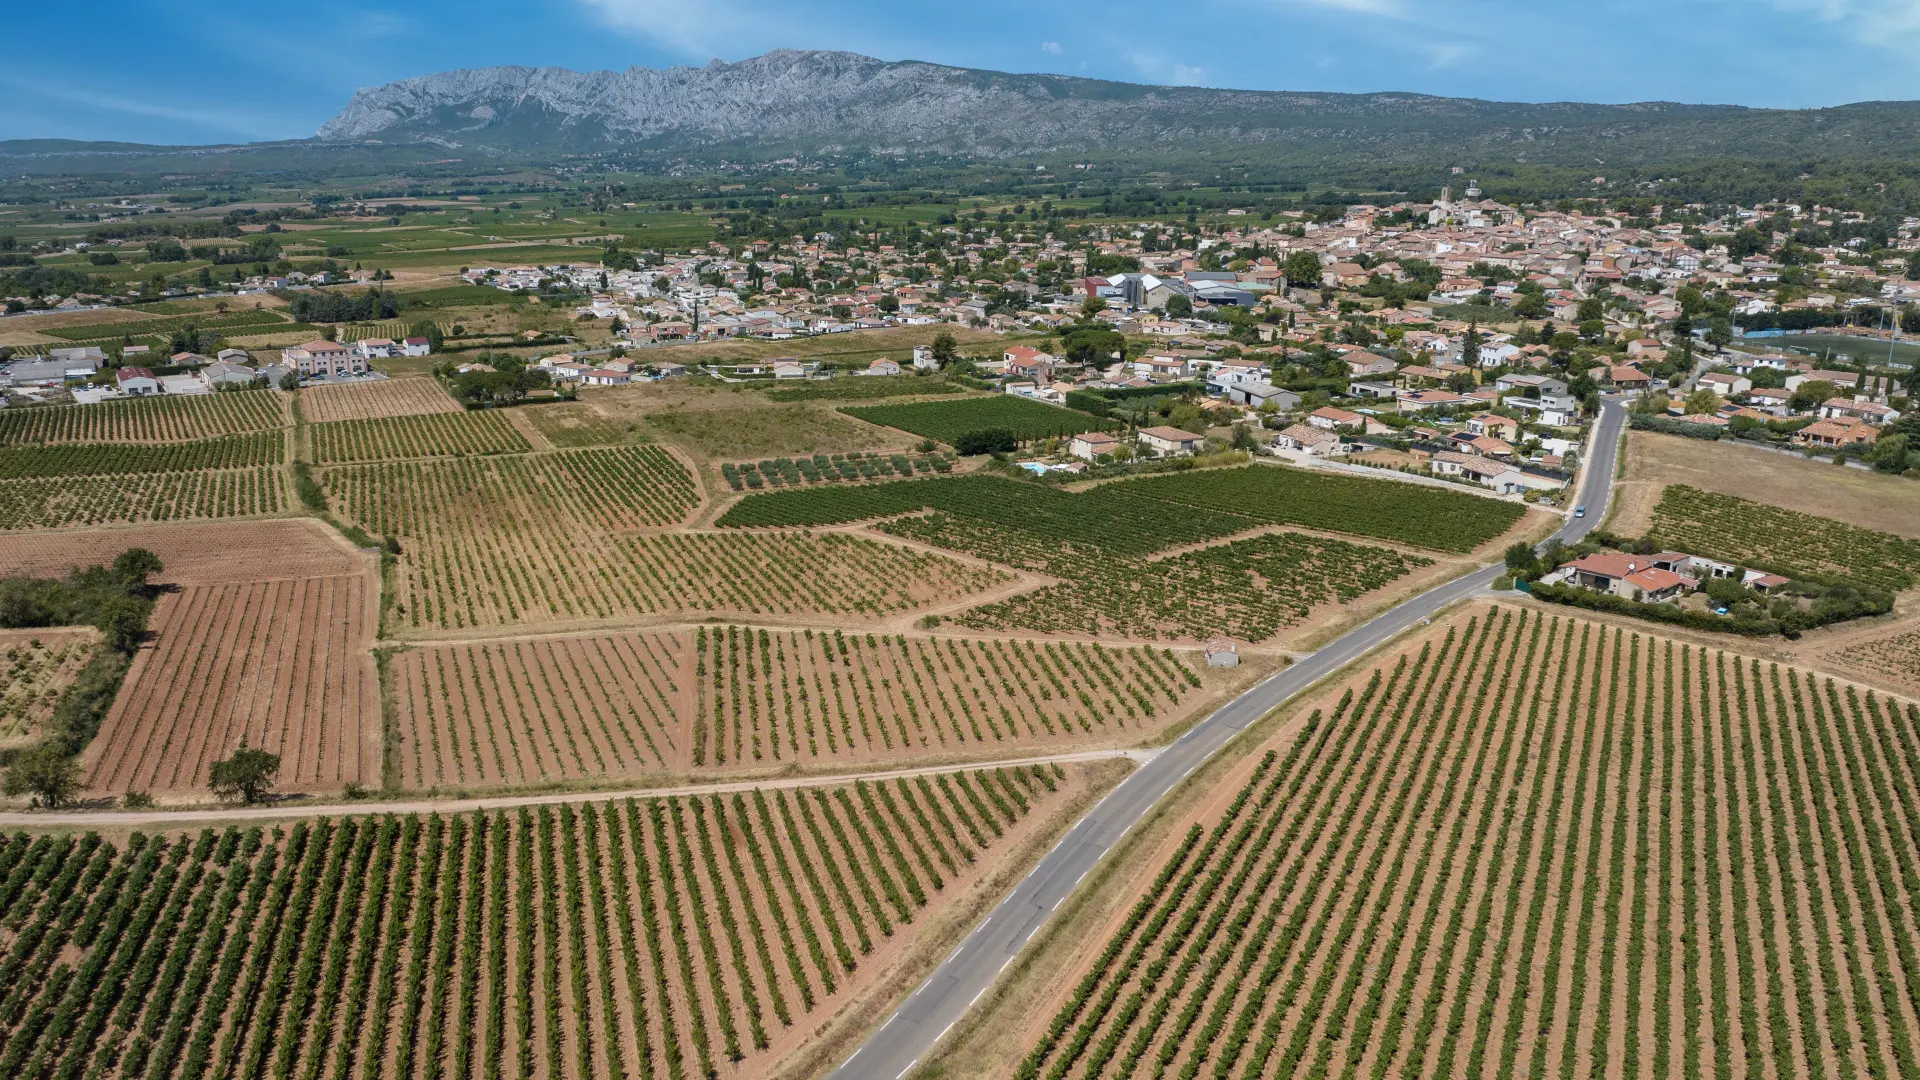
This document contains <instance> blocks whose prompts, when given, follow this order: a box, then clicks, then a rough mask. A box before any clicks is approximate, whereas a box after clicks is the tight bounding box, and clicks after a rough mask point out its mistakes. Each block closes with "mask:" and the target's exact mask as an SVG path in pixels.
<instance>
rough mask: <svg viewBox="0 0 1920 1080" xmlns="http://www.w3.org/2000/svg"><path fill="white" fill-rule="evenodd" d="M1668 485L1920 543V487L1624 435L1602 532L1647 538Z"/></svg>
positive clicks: (1738, 451)
mask: <svg viewBox="0 0 1920 1080" xmlns="http://www.w3.org/2000/svg"><path fill="white" fill-rule="evenodd" d="M1670 484H1684V485H1686V486H1687V487H1691V488H1696V489H1698V490H1701V491H1711V492H1715V493H1717V494H1721V495H1734V496H1738V497H1739V498H1743V499H1747V500H1749V501H1752V502H1757V503H1764V504H1766V505H1768V506H1778V507H1781V508H1783V509H1787V510H1797V511H1799V512H1800V513H1803V514H1812V515H1814V516H1815V517H1823V518H1832V519H1834V520H1835V521H1845V522H1849V523H1851V524H1854V525H1858V526H1860V527H1861V528H1863V529H1873V530H1876V531H1879V532H1890V533H1899V534H1900V535H1902V536H1912V537H1920V484H1914V483H1912V482H1910V481H1908V480H1906V479H1904V478H1902V477H1898V476H1888V475H1887V474H1885V473H1880V472H1866V471H1863V470H1860V469H1836V468H1834V467H1833V464H1832V462H1830V461H1828V460H1826V459H1824V458H1822V459H1818V460H1815V459H1810V458H1804V457H1800V456H1799V455H1797V454H1782V453H1778V452H1776V451H1773V450H1767V449H1763V448H1761V447H1757V446H1749V445H1742V444H1741V443H1740V442H1738V441H1736V440H1731V439H1722V440H1718V441H1715V442H1708V441H1706V440H1703V439H1688V438H1683V437H1681V436H1678V435H1662V434H1660V433H1658V432H1653V431H1629V432H1628V433H1627V469H1626V475H1625V476H1624V477H1622V479H1621V480H1620V482H1619V483H1617V484H1615V485H1614V503H1615V505H1617V506H1618V510H1616V511H1615V512H1613V513H1612V514H1611V516H1610V518H1609V520H1608V523H1607V527H1608V528H1610V529H1612V530H1613V531H1614V532H1616V533H1619V534H1620V535H1622V536H1641V535H1644V534H1645V533H1646V531H1647V529H1648V528H1649V527H1651V526H1652V524H1653V509H1654V507H1655V506H1656V505H1657V504H1658V503H1659V501H1660V496H1661V494H1662V492H1664V491H1665V490H1666V488H1667V486H1668V485H1670Z"/></svg>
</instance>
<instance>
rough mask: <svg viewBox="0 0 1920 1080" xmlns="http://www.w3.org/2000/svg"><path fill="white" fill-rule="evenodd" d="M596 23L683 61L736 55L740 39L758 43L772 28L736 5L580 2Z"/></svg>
mask: <svg viewBox="0 0 1920 1080" xmlns="http://www.w3.org/2000/svg"><path fill="white" fill-rule="evenodd" d="M580 3H582V4H584V5H585V6H586V7H588V8H589V9H591V10H593V11H594V12H596V13H598V14H599V16H600V19H601V21H603V22H605V23H606V24H607V25H608V26H610V27H612V28H613V29H615V30H619V31H621V32H623V33H627V34H632V35H634V36H636V37H643V38H646V39H648V40H650V41H653V42H656V43H658V44H660V45H661V46H663V47H665V48H668V49H671V50H673V51H674V52H677V53H681V54H683V55H685V56H689V57H693V58H697V59H707V58H710V57H713V56H715V55H717V54H718V53H719V52H720V51H721V48H722V47H723V46H731V47H732V48H731V49H730V50H729V51H733V52H737V51H738V50H739V47H740V45H739V43H740V39H741V38H742V37H759V36H761V35H764V34H765V33H767V32H768V31H769V30H776V31H777V29H778V28H777V27H776V26H773V25H770V16H768V15H767V13H765V12H761V11H749V10H747V8H746V6H745V5H743V4H740V3H738V2H737V0H706V2H704V3H700V4H686V3H678V2H675V0H666V2H662V0H580Z"/></svg>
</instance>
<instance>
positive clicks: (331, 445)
mask: <svg viewBox="0 0 1920 1080" xmlns="http://www.w3.org/2000/svg"><path fill="white" fill-rule="evenodd" d="M307 434H308V437H309V438H311V439H312V441H313V460H314V461H315V462H317V463H320V464H334V463H338V462H349V461H382V460H389V459H393V458H423V457H461V456H464V455H467V454H516V453H525V452H527V451H529V450H532V449H533V447H532V446H531V445H530V444H529V443H528V442H527V440H526V437H525V436H524V435H521V434H520V430H519V429H518V428H516V427H514V426H513V421H511V420H509V419H507V416H506V414H505V413H500V412H474V413H470V412H455V413H428V414H425V415H422V416H392V417H385V418H383V419H378V420H336V421H333V422H332V423H326V424H313V425H311V426H309V427H308V428H307Z"/></svg>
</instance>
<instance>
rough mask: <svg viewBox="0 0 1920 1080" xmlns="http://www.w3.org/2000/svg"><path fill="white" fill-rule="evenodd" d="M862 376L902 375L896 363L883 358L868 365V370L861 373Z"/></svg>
mask: <svg viewBox="0 0 1920 1080" xmlns="http://www.w3.org/2000/svg"><path fill="white" fill-rule="evenodd" d="M861 374H862V375H898V374H900V365H899V364H896V363H894V362H893V361H891V360H889V359H887V358H886V357H884V356H883V357H881V358H880V359H878V360H875V361H874V362H873V363H871V364H868V365H867V370H865V371H863V372H861Z"/></svg>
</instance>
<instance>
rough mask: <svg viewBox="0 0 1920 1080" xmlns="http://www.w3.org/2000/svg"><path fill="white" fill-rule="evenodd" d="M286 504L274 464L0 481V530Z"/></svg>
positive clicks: (269, 509)
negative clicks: (194, 470)
mask: <svg viewBox="0 0 1920 1080" xmlns="http://www.w3.org/2000/svg"><path fill="white" fill-rule="evenodd" d="M286 508H287V483H286V478H285V476H284V474H283V473H282V472H281V471H280V470H279V469H278V468H253V469H223V470H216V471H201V472H181V473H142V474H133V475H127V476H116V477H112V478H68V479H46V480H0V530H4V529H58V528H66V527H69V526H75V525H107V524H113V523H118V522H147V521H182V520H187V519H192V518H225V517H252V516H255V515H261V514H278V513H281V512H283V511H285V510H286Z"/></svg>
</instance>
